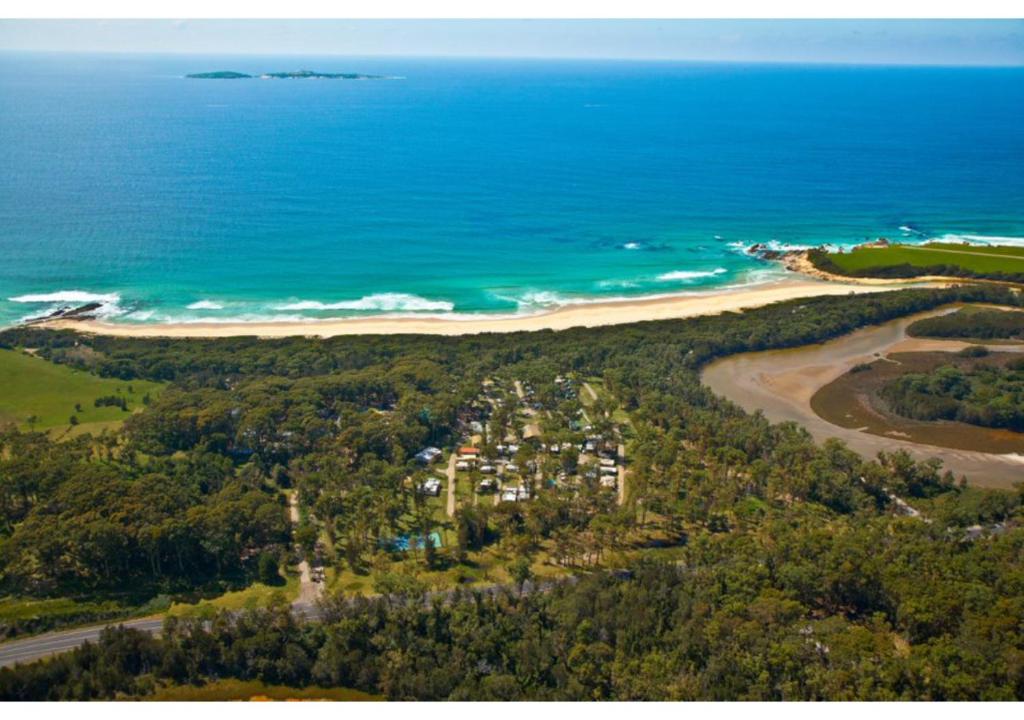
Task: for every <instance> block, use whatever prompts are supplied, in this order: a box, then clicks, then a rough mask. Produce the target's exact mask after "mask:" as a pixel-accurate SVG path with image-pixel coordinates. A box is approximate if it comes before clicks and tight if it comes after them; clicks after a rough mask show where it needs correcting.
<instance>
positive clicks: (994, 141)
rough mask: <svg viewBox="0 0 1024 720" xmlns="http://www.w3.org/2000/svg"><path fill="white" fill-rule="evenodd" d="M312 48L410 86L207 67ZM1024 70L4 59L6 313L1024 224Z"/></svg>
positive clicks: (993, 234) (664, 267)
mask: <svg viewBox="0 0 1024 720" xmlns="http://www.w3.org/2000/svg"><path fill="white" fill-rule="evenodd" d="M299 68H309V69H313V70H317V71H324V72H358V73H371V74H381V75H387V76H389V78H390V79H385V80H258V79H253V80H193V79H186V78H184V75H185V74H187V73H194V72H203V71H211V70H238V71H242V72H250V73H260V72H264V71H279V70H295V69H299ZM1022 118H1024V69H1021V68H1003V69H997V68H940V67H931V68H924V67H852V66H793V65H741V64H736V65H732V64H700V63H667V62H650V63H647V62H596V61H585V62H584V61H578V62H577V61H548V60H448V59H446V60H439V59H415V58H399V57H395V58H342V57H321V58H296V57H254V56H246V57H226V56H218V57H196V56H171V55H165V56H142V55H124V56H114V55H110V56H100V55H61V54H10V53H8V54H0V325H7V324H11V323H15V322H17V321H19V320H20V319H23V318H26V317H31V316H37V315H40V314H43V313H46V312H50V311H52V310H53V309H55V308H57V307H61V306H64V305H74V304H76V303H79V304H80V303H83V302H87V301H90V300H95V301H97V302H101V303H103V306H102V308H101V310H100V313H101V315H103V316H104V317H105V318H107V319H109V320H113V321H117V322H129V323H147V322H168V321H178V322H190V321H206V322H211V321H213V322H216V321H225V322H226V321H238V320H273V319H280V320H295V319H301V318H313V317H319V318H322V317H338V316H346V315H371V314H383V313H395V314H427V315H460V314H477V313H500V314H511V313H529V312H537V311H540V310H542V309H545V308H550V307H555V306H559V305H564V304H571V303H585V302H594V301H599V300H602V299H608V298H613V297H614V298H619V297H634V296H646V295H660V294H667V293H680V292H697V291H702V290H707V289H709V288H718V287H723V286H734V285H741V284H746V283H757V282H766V281H770V280H772V279H774V278H777V277H779V276H780V274H781V272H782V271H780V270H779V268H778V267H777V266H775V265H774V264H771V263H766V262H763V261H760V260H757V259H754V258H752V257H750V256H748V255H747V254H746V253H745V250H746V248H748V247H749V246H751V245H752V244H754V243H770V244H772V245H773V246H777V247H780V248H785V247H802V246H814V245H819V244H835V245H852V244H856V243H859V242H863V241H864V240H865V239H874V238H876V237H887V238H890V239H893V240H901V241H924V240H927V239H929V238H937V237H943V238H946V239H966V240H969V241H971V242H978V243H986V242H1014V243H1019V244H1024V122H1022Z"/></svg>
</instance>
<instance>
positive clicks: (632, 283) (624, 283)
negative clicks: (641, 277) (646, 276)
mask: <svg viewBox="0 0 1024 720" xmlns="http://www.w3.org/2000/svg"><path fill="white" fill-rule="evenodd" d="M640 284H641V283H640V282H639V281H637V280H599V281H598V282H597V286H598V287H599V288H635V287H640Z"/></svg>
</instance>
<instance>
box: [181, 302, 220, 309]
mask: <svg viewBox="0 0 1024 720" xmlns="http://www.w3.org/2000/svg"><path fill="white" fill-rule="evenodd" d="M185 309H186V310H223V309H224V306H223V305H221V304H220V303H219V302H215V301H214V300H197V301H196V302H194V303H192V304H190V305H186V306H185Z"/></svg>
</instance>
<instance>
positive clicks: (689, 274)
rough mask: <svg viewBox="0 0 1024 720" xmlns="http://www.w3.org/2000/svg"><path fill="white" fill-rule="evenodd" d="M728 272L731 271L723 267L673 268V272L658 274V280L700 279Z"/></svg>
mask: <svg viewBox="0 0 1024 720" xmlns="http://www.w3.org/2000/svg"><path fill="white" fill-rule="evenodd" d="M727 272H729V271H728V270H726V269H725V268H723V267H720V268H715V269H714V270H673V271H671V272H667V273H662V274H661V275H659V276H658V280H659V281H661V282H672V281H675V280H684V281H685V280H700V279H701V278H709V277H715V276H716V275H724V274H725V273H727Z"/></svg>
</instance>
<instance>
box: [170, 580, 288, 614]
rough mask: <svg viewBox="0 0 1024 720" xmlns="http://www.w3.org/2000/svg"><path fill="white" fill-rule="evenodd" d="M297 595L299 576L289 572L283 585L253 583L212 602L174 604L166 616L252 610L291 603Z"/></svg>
mask: <svg viewBox="0 0 1024 720" xmlns="http://www.w3.org/2000/svg"><path fill="white" fill-rule="evenodd" d="M298 595H299V576H298V575H297V574H295V573H292V572H289V573H288V575H287V576H286V580H285V583H284V584H283V585H264V584H263V583H253V584H252V585H250V586H249V587H247V588H245V589H244V590H236V591H233V592H227V593H224V594H223V595H221V596H219V597H216V598H213V599H212V600H201V601H199V602H198V603H174V604H173V605H171V609H170V610H168V611H167V614H168V615H177V616H179V617H205V616H207V615H212V614H214V613H215V612H217V611H218V610H252V609H255V608H261V607H270V606H271V605H274V604H276V603H279V602H291V601H292V600H294V599H295V598H297V597H298Z"/></svg>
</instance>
